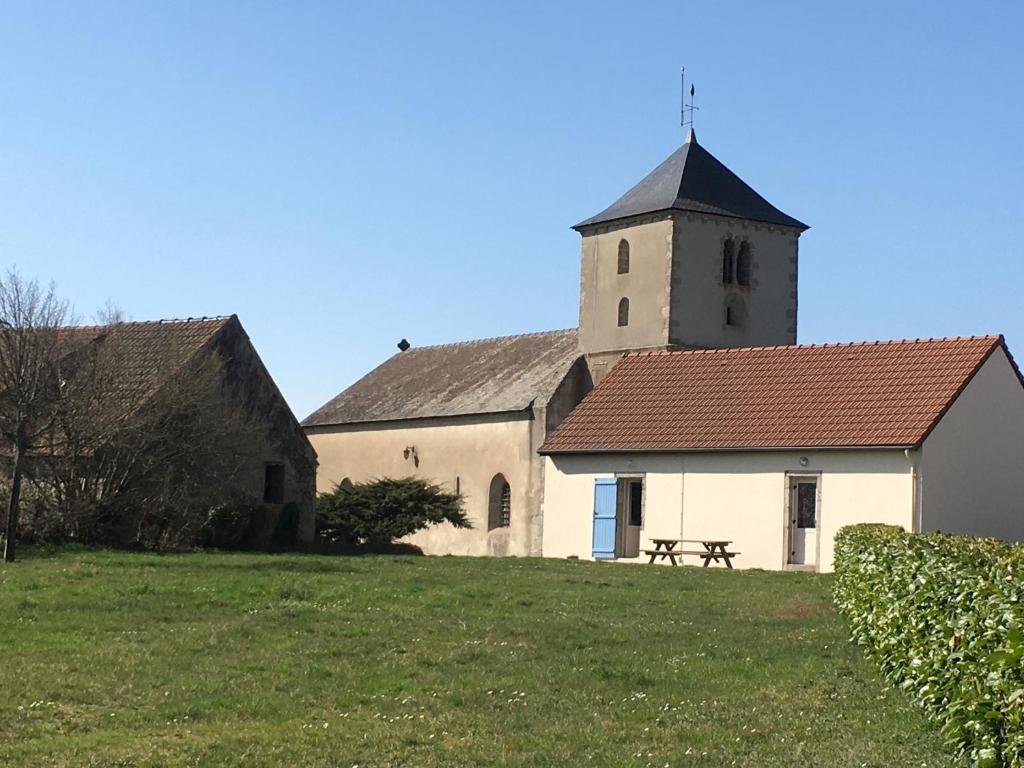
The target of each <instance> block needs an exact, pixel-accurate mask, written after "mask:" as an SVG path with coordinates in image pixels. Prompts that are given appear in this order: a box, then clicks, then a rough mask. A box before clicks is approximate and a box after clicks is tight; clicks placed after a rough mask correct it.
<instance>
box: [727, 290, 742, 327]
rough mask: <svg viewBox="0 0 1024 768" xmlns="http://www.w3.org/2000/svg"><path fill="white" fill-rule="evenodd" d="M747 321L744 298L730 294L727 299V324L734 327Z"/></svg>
mask: <svg viewBox="0 0 1024 768" xmlns="http://www.w3.org/2000/svg"><path fill="white" fill-rule="evenodd" d="M746 321H747V310H746V307H745V306H744V305H743V301H742V299H739V298H738V297H736V296H730V297H729V298H727V299H726V301H725V324H726V325H728V326H732V327H734V328H740V327H742V326H743V325H744V324H745V323H746Z"/></svg>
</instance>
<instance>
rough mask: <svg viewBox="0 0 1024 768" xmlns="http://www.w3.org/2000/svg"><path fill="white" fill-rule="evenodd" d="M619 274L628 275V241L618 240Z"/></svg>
mask: <svg viewBox="0 0 1024 768" xmlns="http://www.w3.org/2000/svg"><path fill="white" fill-rule="evenodd" d="M619 274H620V275H627V274H629V241H628V240H626V239H625V238H623V239H622V240H619Z"/></svg>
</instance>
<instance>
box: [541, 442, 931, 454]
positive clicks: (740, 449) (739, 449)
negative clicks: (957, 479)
mask: <svg viewBox="0 0 1024 768" xmlns="http://www.w3.org/2000/svg"><path fill="white" fill-rule="evenodd" d="M918 447H920V443H878V444H871V445H863V444H861V445H858V444H853V445H778V446H764V445H761V446H727V447H716V448H700V447H698V448H578V449H566V448H555V449H553V450H552V449H549V448H544V447H543V446H541V447H540V448H539V449H538V450H537V453H539V454H541V455H542V456H569V455H576V456H581V455H590V456H593V455H599V454H607V453H630V454H640V453H750V452H768V451H776V452H778V451H859V450H871V451H894V450H907V449H909V448H918Z"/></svg>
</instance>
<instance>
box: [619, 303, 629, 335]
mask: <svg viewBox="0 0 1024 768" xmlns="http://www.w3.org/2000/svg"><path fill="white" fill-rule="evenodd" d="M627 325H629V299H627V298H626V297H625V296H623V297H622V298H621V299H619V327H620V328H624V327H625V326H627Z"/></svg>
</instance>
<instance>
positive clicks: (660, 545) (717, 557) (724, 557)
mask: <svg viewBox="0 0 1024 768" xmlns="http://www.w3.org/2000/svg"><path fill="white" fill-rule="evenodd" d="M651 541H653V542H654V549H645V550H643V553H644V554H645V555H649V556H650V558H651V559H650V560H649V561H648V562H649V563H653V562H654V561H655V560H656V559H658V560H664V559H666V558H668V559H669V560H670V561H671V562H672V565H679V564H680V563H681V562H682V560H683V557H682V556H683V555H696V556H698V557H700V558H703V560H704V565H703V567H704V568H707V567H708V566H709V565H711V561H712V560H714V561H715V562H716V563H719V562H724V563H725V567H726V568H729V569H732V559H733V558H734V557H736V556H737V555H739V554H741V553H740V552H730V551H728V550H727V549H726V547H727V546H728V545H729V544H732V542H731V541H720V540H712V539H651ZM677 544H700V545H701V546H702V547H703V549H676V545H677ZM676 558H678V559H679V561H678V562H677V561H676Z"/></svg>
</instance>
